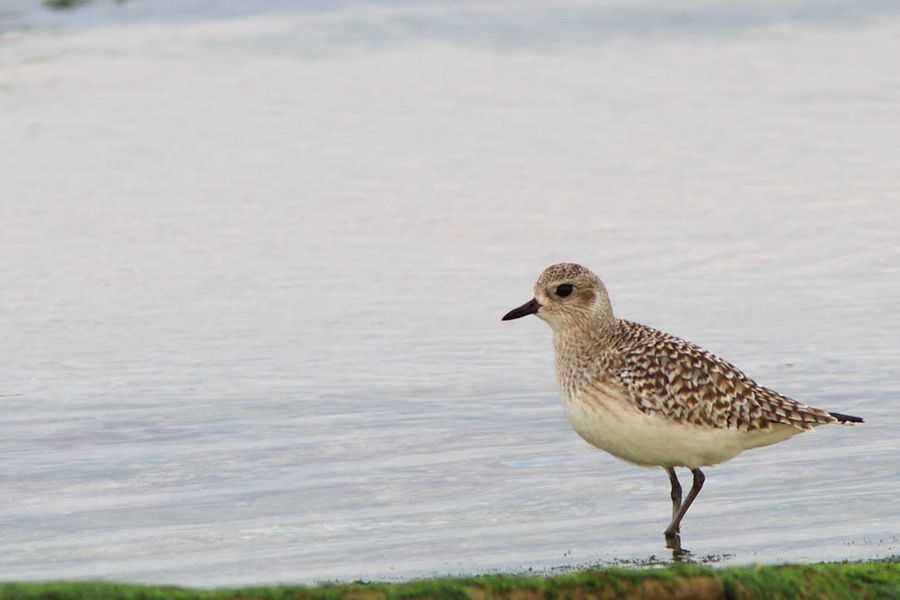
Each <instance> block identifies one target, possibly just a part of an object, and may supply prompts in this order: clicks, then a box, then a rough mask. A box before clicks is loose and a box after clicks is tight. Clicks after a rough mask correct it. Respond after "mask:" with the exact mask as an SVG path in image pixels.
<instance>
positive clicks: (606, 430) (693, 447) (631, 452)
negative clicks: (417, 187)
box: [563, 390, 800, 469]
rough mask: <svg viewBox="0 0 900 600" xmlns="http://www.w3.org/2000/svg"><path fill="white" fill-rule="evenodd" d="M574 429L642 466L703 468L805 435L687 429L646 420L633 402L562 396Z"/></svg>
mask: <svg viewBox="0 0 900 600" xmlns="http://www.w3.org/2000/svg"><path fill="white" fill-rule="evenodd" d="M563 408H565V411H566V417H567V418H568V419H569V423H570V424H571V425H572V428H573V429H575V431H576V432H577V433H578V435H580V436H581V437H582V438H584V439H585V441H587V442H588V443H590V444H593V445H594V446H596V447H598V448H600V449H601V450H605V451H607V452H609V453H610V454H612V455H613V456H615V457H616V458H620V459H622V460H624V461H628V462H630V463H634V464H637V465H643V466H660V467H690V468H692V469H693V468H699V467H704V466H710V465H715V464H718V463H722V462H725V461H726V460H729V459H731V458H734V457H735V456H737V455H738V454H739V453H740V452H742V451H744V450H747V449H748V448H756V447H758V446H767V445H769V444H774V443H776V442H780V441H782V440H786V439H787V438H789V437H791V436H792V435H794V434H796V433H799V432H800V430H799V429H796V428H795V427H791V426H789V425H774V426H773V427H772V429H770V430H768V431H765V430H757V431H752V432H750V431H742V430H738V429H716V428H712V427H701V426H697V425H686V424H680V423H676V422H674V421H668V420H666V419H664V418H663V417H661V416H657V415H650V414H645V413H642V412H641V411H639V410H638V409H637V408H635V407H634V406H633V405H632V404H630V403H629V402H627V401H625V400H623V399H620V398H616V397H615V396H609V395H606V394H604V393H601V392H598V391H596V390H591V393H590V394H586V393H580V394H578V395H577V396H576V397H573V398H567V397H566V395H564V396H563Z"/></svg>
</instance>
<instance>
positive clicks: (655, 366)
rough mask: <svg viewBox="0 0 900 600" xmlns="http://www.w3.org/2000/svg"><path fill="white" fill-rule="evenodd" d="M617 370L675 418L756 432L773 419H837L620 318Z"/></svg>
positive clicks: (645, 406)
mask: <svg viewBox="0 0 900 600" xmlns="http://www.w3.org/2000/svg"><path fill="white" fill-rule="evenodd" d="M613 345H614V346H615V348H616V350H617V352H616V355H617V358H618V360H617V361H616V362H617V363H618V364H617V365H616V369H615V371H616V374H617V375H618V377H619V379H620V380H621V381H622V384H623V385H624V387H625V388H626V389H627V391H628V393H629V395H630V399H631V400H632V402H634V403H635V405H636V406H637V407H638V408H639V409H640V410H641V411H643V412H645V413H651V414H659V415H661V416H663V417H665V418H666V419H671V420H672V421H675V422H680V423H689V424H693V425H700V426H706V427H716V428H725V427H727V428H729V429H740V430H745V431H752V430H758V429H769V428H770V427H771V425H772V424H773V423H783V424H786V425H792V426H794V427H797V428H798V429H804V430H808V429H812V428H813V427H814V426H815V425H820V424H823V423H834V422H835V421H836V420H837V419H835V418H834V417H832V416H831V415H829V414H828V413H827V412H825V411H823V410H819V409H817V408H813V407H811V406H807V405H805V404H802V403H800V402H797V401H795V400H792V399H790V398H788V397H787V396H783V395H781V394H779V393H778V392H775V391H773V390H770V389H768V388H765V387H763V386H761V385H759V384H758V383H756V382H755V381H753V380H752V379H750V378H749V377H747V376H746V375H744V374H743V373H742V372H741V371H740V370H739V369H738V368H737V367H735V366H734V365H732V364H730V363H728V362H726V361H724V360H722V359H720V358H718V357H717V356H715V355H713V354H711V353H709V352H707V351H706V350H704V349H703V348H700V347H699V346H697V345H696V344H692V343H691V342H688V341H685V340H682V339H680V338H677V337H675V336H672V335H668V334H666V333H663V332H661V331H657V330H656V329H653V328H652V327H648V326H646V325H641V324H640V323H633V322H631V321H625V320H620V321H619V323H618V327H617V331H616V333H615V335H614V339H613Z"/></svg>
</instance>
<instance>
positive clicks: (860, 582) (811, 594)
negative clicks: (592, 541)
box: [0, 557, 900, 600]
mask: <svg viewBox="0 0 900 600" xmlns="http://www.w3.org/2000/svg"><path fill="white" fill-rule="evenodd" d="M618 598H628V599H635V600H637V599H641V600H654V599H657V598H659V599H662V598H667V599H668V598H682V599H685V600H687V599H697V600H718V599H723V600H744V599H747V600H750V599H756V598H765V599H767V600H782V599H783V600H795V599H796V600H803V599H810V600H812V599H820V598H828V599H837V600H841V599H846V600H857V599H873V600H900V558H898V557H893V558H889V559H884V560H876V561H870V562H859V563H823V564H815V565H782V566H756V567H727V568H710V567H703V566H698V565H691V564H675V565H671V566H668V567H665V568H653V569H634V568H609V569H596V570H593V569H592V570H586V571H577V572H572V573H566V574H563V575H556V576H552V577H537V576H524V575H483V576H478V577H465V578H444V579H421V580H415V581H409V582H406V583H352V584H346V585H338V584H328V585H320V586H316V587H302V586H272V587H249V588H236V589H214V590H201V589H191V588H179V587H165V586H151V585H132V584H122V583H102V582H95V581H90V582H73V581H68V582H51V583H3V584H0V600H164V599H165V600H601V599H602V600H606V599H618Z"/></svg>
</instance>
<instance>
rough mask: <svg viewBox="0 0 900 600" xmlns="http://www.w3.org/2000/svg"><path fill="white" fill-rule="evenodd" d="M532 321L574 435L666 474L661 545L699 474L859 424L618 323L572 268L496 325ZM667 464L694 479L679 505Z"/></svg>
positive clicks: (584, 272) (550, 274)
mask: <svg viewBox="0 0 900 600" xmlns="http://www.w3.org/2000/svg"><path fill="white" fill-rule="evenodd" d="M532 314H533V315H537V316H538V317H540V318H541V319H543V320H544V321H546V322H547V323H548V324H549V325H550V327H551V328H552V329H553V347H554V350H555V353H556V381H557V384H558V386H559V393H560V396H561V397H562V403H563V407H564V409H565V413H566V417H567V418H568V420H569V423H570V424H571V425H572V428H573V429H575V431H576V432H577V433H578V435H580V436H581V437H582V438H584V439H585V440H586V441H587V442H589V443H590V444H593V445H594V446H596V447H597V448H600V449H601V450H605V451H607V452H609V453H610V454H612V455H613V456H615V457H617V458H620V459H622V460H624V461H627V462H629V463H633V464H636V465H642V466H656V467H662V468H664V469H665V470H666V472H667V473H668V476H669V481H670V483H671V487H672V493H671V497H672V520H671V521H670V523H669V526H668V527H667V528H666V530H665V535H666V539H667V541H669V542H671V541H673V540H677V538H678V532H679V529H680V524H681V520H682V518H684V515H685V513H686V512H687V510H688V508H690V506H691V503H692V502H693V501H694V499H695V498H696V497H697V494H698V493H699V492H700V488H701V487H702V486H703V482H704V480H705V477H704V475H703V472H702V471H701V470H700V469H701V467H708V466H712V465H716V464H719V463H722V462H725V461H727V460H729V459H731V458H734V457H735V456H736V455H737V454H739V453H740V452H743V451H744V450H747V449H749V448H756V447H759V446H767V445H769V444H774V443H776V442H780V441H783V440H786V439H787V438H789V437H791V436H793V435H794V434H796V433H799V432H801V431H808V430H810V429H812V428H813V427H815V426H817V425H824V424H827V423H862V422H863V420H862V419H861V418H859V417H853V416H850V415H843V414H840V413H833V412H827V411H824V410H821V409H818V408H813V407H811V406H807V405H806V404H803V403H801V402H797V401H796V400H792V399H791V398H788V397H787V396H783V395H782V394H779V393H778V392H776V391H774V390H770V389H769V388H766V387H763V386H761V385H759V384H758V383H756V382H755V381H753V380H752V379H750V378H749V377H747V376H746V375H744V374H743V373H742V372H741V371H740V370H738V369H737V368H736V367H735V366H733V365H731V364H730V363H728V362H726V361H724V360H722V359H720V358H718V357H716V356H714V355H713V354H711V353H709V352H707V351H706V350H703V349H702V348H700V347H699V346H697V345H695V344H692V343H691V342H688V341H685V340H682V339H680V338H677V337H675V336H672V335H669V334H667V333H663V332H661V331H657V330H656V329H653V328H652V327H648V326H646V325H641V324H640V323H634V322H632V321H626V320H625V319H618V318H616V317H615V316H614V315H613V310H612V306H611V305H610V303H609V296H608V295H607V293H606V286H604V285H603V282H602V281H601V280H600V278H599V277H597V276H596V275H595V274H594V273H592V272H591V271H589V270H588V269H586V268H584V267H582V266H580V265H576V264H571V263H562V264H557V265H553V266H551V267H548V268H547V269H546V270H545V271H544V272H543V273H541V275H540V277H538V280H537V282H536V283H535V284H534V298H533V299H531V300H529V301H528V302H526V303H525V304H523V305H522V306H520V307H518V308H516V309H513V310H511V311H510V312H509V313H507V314H506V315H504V317H503V320H504V321H508V320H510V319H518V318H521V317H524V316H526V315H532ZM675 467H687V468H688V469H690V470H691V473H692V474H693V485H692V486H691V490H690V492H688V495H687V497H686V498H685V499H684V502H682V493H681V485H680V484H679V482H678V477H677V475H676V474H675ZM670 546H671V544H670ZM673 547H674V546H673Z"/></svg>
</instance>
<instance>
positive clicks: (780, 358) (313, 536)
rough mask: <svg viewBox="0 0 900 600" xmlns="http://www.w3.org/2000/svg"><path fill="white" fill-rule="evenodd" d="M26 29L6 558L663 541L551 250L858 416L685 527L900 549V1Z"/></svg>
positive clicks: (407, 564) (806, 393) (747, 554)
mask: <svg viewBox="0 0 900 600" xmlns="http://www.w3.org/2000/svg"><path fill="white" fill-rule="evenodd" d="M31 4H32V3H30V2H25V1H24V0H23V1H17V2H9V1H7V2H6V3H5V7H4V10H3V11H2V14H3V17H2V19H0V23H2V24H0V31H2V33H0V139H2V140H3V147H4V152H3V154H2V155H0V223H2V225H3V229H2V230H3V234H2V238H0V278H2V279H0V280H2V281H3V282H4V285H3V291H2V296H0V297H2V311H0V337H2V340H3V344H2V345H0V396H2V397H0V401H2V409H0V410H2V412H0V428H2V438H0V455H2V456H3V459H2V465H3V468H2V469H0V490H2V493H0V528H2V535H0V578H2V579H5V580H10V579H16V580H23V579H57V578H103V579H115V580H129V581H145V582H164V583H176V584H186V585H201V586H217V585H230V584H247V583H272V582H279V581H285V582H313V581H319V580H329V579H343V580H347V579H356V578H377V579H398V578H408V577H415V576H428V575H439V574H448V573H452V574H458V573H481V572H492V571H498V570H522V569H527V568H534V569H538V570H541V569H552V568H555V567H564V566H567V565H568V566H578V565H584V564H594V563H607V562H611V561H616V560H630V559H638V560H640V559H646V558H647V557H649V556H657V557H664V556H665V552H666V551H665V548H664V546H663V538H662V534H661V532H662V529H663V528H664V527H665V524H666V519H667V515H668V513H669V499H668V487H667V481H666V477H665V474H664V473H663V472H662V471H660V470H644V469H638V468H635V467H631V466H629V465H626V464H624V463H620V462H617V461H616V460H614V459H612V458H611V457H608V456H606V455H604V454H603V453H601V452H599V451H596V450H594V449H592V448H591V447H589V446H588V445H586V444H585V443H584V442H582V441H581V440H580V439H579V438H578V437H577V436H576V435H575V434H574V433H573V432H572V431H571V430H570V428H569V426H568V425H567V423H566V422H565V419H564V417H563V414H562V409H561V407H560V406H559V401H558V398H557V396H556V393H555V390H554V383H553V374H552V354H551V345H550V337H549V330H548V329H547V328H546V326H545V325H544V324H543V323H541V322H539V321H538V320H537V319H526V320H523V321H516V322H513V323H502V324H501V323H500V322H499V317H500V316H501V315H502V314H503V313H504V312H506V311H507V310H508V309H510V308H512V307H514V306H517V305H518V304H520V303H522V302H524V301H525V300H527V299H528V298H530V296H531V285H532V283H533V280H534V278H535V277H536V276H537V274H538V273H539V272H540V270H541V269H543V268H544V267H545V266H546V265H548V264H550V263H552V262H556V261H559V260H576V261H578V262H582V263H584V264H585V265H587V266H589V267H591V268H593V269H595V270H596V271H598V272H599V273H601V274H602V275H603V276H604V277H605V279H606V281H607V284H608V287H609V289H610V293H611V296H612V301H613V305H614V307H615V309H616V311H617V313H618V314H619V315H620V316H625V317H628V318H632V319H635V320H638V321H643V322H646V323H649V324H652V325H654V326H656V327H659V328H661V329H664V330H667V331H671V332H672V333H675V334H678V335H681V336H683V337H687V338H689V339H691V340H693V341H696V342H698V343H700V344H702V345H704V346H706V347H707V348H709V349H710V350H712V351H714V352H716V353H718V354H720V355H721V356H724V357H726V358H728V359H730V360H731V361H733V362H735V363H736V364H738V365H739V366H741V367H742V368H743V369H744V370H745V371H746V372H748V373H749V374H750V375H751V376H753V377H755V378H756V379H758V380H759V381H761V382H763V383H765V384H767V385H770V386H772V387H774V388H776V389H778V390H780V391H782V392H784V393H786V394H789V395H792V396H794V397H796V398H798V399H801V400H804V401H807V402H809V403H811V404H814V405H817V406H821V407H824V408H828V409H830V410H834V411H840V412H845V413H850V414H858V415H861V416H863V417H865V418H866V419H867V423H866V424H865V426H860V427H855V428H846V427H824V428H821V429H819V430H817V431H815V432H814V433H812V434H804V435H801V436H798V437H797V438H794V439H793V440H791V441H789V442H787V443H784V444H781V445H779V446H776V447H770V448H764V449H759V450H755V451H752V452H748V453H747V454H745V455H742V456H740V457H738V458H737V459H735V460H734V461H732V462H730V463H728V464H726V465H723V466H720V467H716V468H714V469H710V470H709V472H708V481H707V485H706V488H705V489H704V492H703V494H702V495H701V496H700V499H699V500H698V503H697V504H696V505H695V506H694V508H693V509H692V510H691V512H690V514H689V515H688V517H687V518H686V520H685V524H684V525H685V534H684V536H683V538H684V545H685V547H686V548H688V549H690V550H691V551H693V552H694V553H695V555H696V556H701V557H702V556H704V555H714V556H717V557H721V558H722V562H723V563H735V564H744V563H749V562H778V561H818V560H838V559H854V560H855V559H866V558H873V557H883V556H889V555H892V554H896V553H897V551H898V550H897V549H898V544H900V542H898V537H900V441H898V436H897V431H898V425H900V409H898V400H897V399H898V397H900V381H898V378H897V364H898V361H900V345H898V343H897V339H898V335H900V313H898V311H897V306H900V283H898V281H900V226H898V223H900V169H898V166H897V160H896V157H897V148H900V70H898V69H897V68H896V57H897V56H898V55H900V10H898V5H897V4H896V3H887V2H882V3H868V4H866V5H865V6H857V5H856V4H853V3H841V2H833V3H829V4H827V5H822V3H817V2H793V3H770V4H765V3H764V4H758V5H754V7H747V6H744V5H743V4H742V3H734V4H731V3H723V2H707V3H701V4H696V5H693V6H692V7H681V8H672V7H670V6H669V5H668V4H667V3H662V2H659V3H656V2H643V3H639V4H636V3H632V2H628V3H626V2H621V3H616V2H606V3H585V2H558V1H556V0H553V1H550V0H547V1H535V2H529V3H528V4H526V5H523V4H521V3H505V2H488V3H485V2H477V3H462V4H460V3H451V2H441V1H434V2H425V3H403V2H390V3H388V2H384V3H348V4H342V5H341V6H340V7H337V8H336V7H333V6H331V5H330V4H329V3H308V4H299V5H296V4H290V3H266V2H255V3H246V2H225V3H217V4H216V5H212V4H208V3H200V2H196V3H182V2H163V1H160V2H152V3H151V2H149V1H146V2H140V1H137V0H135V1H132V2H128V3H126V4H125V5H123V6H115V5H113V4H106V3H104V2H100V3H95V4H93V5H91V6H88V7H84V8H81V9H78V10H76V11H71V12H52V13H51V12H48V11H44V10H42V9H40V8H39V7H34V6H31Z"/></svg>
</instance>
